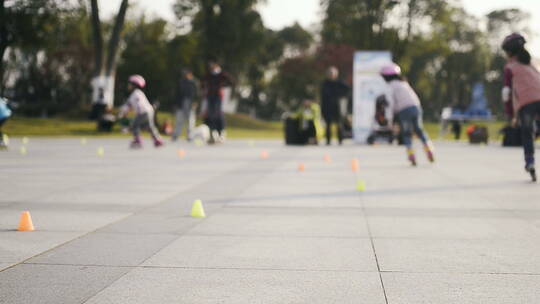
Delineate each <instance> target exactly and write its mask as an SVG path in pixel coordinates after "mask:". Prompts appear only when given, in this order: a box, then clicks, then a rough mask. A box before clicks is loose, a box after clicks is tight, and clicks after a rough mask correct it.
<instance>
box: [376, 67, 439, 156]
mask: <svg viewBox="0 0 540 304" xmlns="http://www.w3.org/2000/svg"><path fill="white" fill-rule="evenodd" d="M380 74H381V76H382V77H383V78H384V80H385V81H386V82H387V83H388V87H389V89H390V92H389V94H387V95H388V96H387V99H388V100H389V103H390V107H391V108H392V110H393V113H394V115H395V116H397V119H398V121H399V127H400V131H401V133H402V135H403V143H404V144H405V146H406V147H407V156H408V159H409V161H410V162H411V164H412V165H413V166H416V157H415V153H414V149H413V147H412V135H413V133H415V134H416V135H417V136H418V138H420V140H421V141H422V143H423V144H424V150H425V152H426V154H427V157H428V159H429V161H430V162H434V161H435V157H434V155H433V144H432V143H431V141H430V140H429V138H428V136H427V134H426V132H425V131H424V127H423V124H422V106H421V104H420V98H418V95H416V93H415V92H414V90H413V89H412V88H411V86H410V85H409V83H408V82H407V81H405V80H403V77H402V76H401V68H400V67H399V66H398V65H397V64H395V63H391V64H389V65H386V66H384V67H383V68H382V69H381V72H380Z"/></svg>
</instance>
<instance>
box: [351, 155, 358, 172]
mask: <svg viewBox="0 0 540 304" xmlns="http://www.w3.org/2000/svg"><path fill="white" fill-rule="evenodd" d="M358 167H359V165H358V158H353V159H352V160H351V170H352V171H353V172H356V171H358Z"/></svg>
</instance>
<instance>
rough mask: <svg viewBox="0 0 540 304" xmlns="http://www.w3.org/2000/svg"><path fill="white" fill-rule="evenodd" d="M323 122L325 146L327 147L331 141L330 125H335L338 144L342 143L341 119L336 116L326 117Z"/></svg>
mask: <svg viewBox="0 0 540 304" xmlns="http://www.w3.org/2000/svg"><path fill="white" fill-rule="evenodd" d="M324 122H325V124H326V144H328V145H329V144H330V142H331V141H332V125H336V128H337V138H338V142H339V143H340V144H341V143H342V142H343V125H342V123H341V118H340V117H337V116H334V117H330V116H327V117H324Z"/></svg>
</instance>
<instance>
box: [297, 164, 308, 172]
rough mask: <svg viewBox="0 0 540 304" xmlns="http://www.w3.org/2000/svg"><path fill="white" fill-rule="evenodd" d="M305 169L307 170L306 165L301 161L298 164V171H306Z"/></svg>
mask: <svg viewBox="0 0 540 304" xmlns="http://www.w3.org/2000/svg"><path fill="white" fill-rule="evenodd" d="M305 170H306V166H304V164H303V163H299V164H298V171H300V172H304V171H305Z"/></svg>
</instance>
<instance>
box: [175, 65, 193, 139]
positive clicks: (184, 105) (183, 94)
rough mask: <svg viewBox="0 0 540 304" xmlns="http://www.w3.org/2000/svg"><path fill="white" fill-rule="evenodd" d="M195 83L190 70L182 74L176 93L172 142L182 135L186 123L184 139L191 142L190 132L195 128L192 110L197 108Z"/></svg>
mask: <svg viewBox="0 0 540 304" xmlns="http://www.w3.org/2000/svg"><path fill="white" fill-rule="evenodd" d="M197 95H198V94H197V83H196V82H195V79H194V77H193V73H192V72H191V71H190V70H184V71H183V72H182V79H181V80H180V82H179V83H178V88H177V92H176V105H175V106H176V110H175V126H174V132H173V135H172V140H173V141H176V140H177V139H178V137H180V135H181V134H182V128H183V127H184V124H185V123H186V122H187V129H186V137H187V140H188V141H189V140H191V135H192V134H191V132H192V130H193V128H194V127H195V115H194V114H193V109H194V108H195V107H196V106H197V103H196V98H197Z"/></svg>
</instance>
